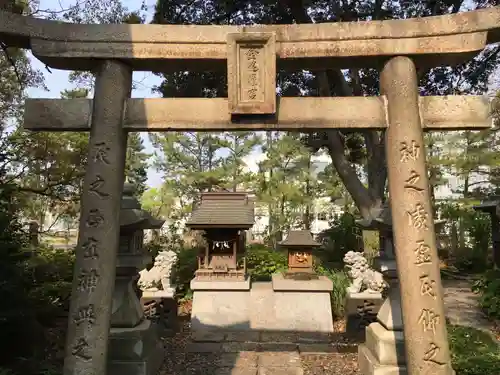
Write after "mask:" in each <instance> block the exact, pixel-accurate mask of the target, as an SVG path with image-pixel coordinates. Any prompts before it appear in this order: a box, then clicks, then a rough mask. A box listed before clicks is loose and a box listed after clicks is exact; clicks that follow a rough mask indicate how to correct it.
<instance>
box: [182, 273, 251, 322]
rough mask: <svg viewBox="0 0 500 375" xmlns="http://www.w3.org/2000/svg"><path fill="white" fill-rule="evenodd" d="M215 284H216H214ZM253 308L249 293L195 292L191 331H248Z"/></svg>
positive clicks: (243, 291)
mask: <svg viewBox="0 0 500 375" xmlns="http://www.w3.org/2000/svg"><path fill="white" fill-rule="evenodd" d="M214 283H216V282H212V284H214ZM236 283H237V282H233V283H231V284H236ZM225 284H230V283H225ZM251 308H252V306H251V301H250V292H249V291H245V290H242V291H237V290H235V291H222V290H212V291H210V290H195V291H194V294H193V307H192V311H191V329H192V330H193V331H206V330H219V329H225V330H236V331H244V330H248V329H249V328H250V309H251Z"/></svg>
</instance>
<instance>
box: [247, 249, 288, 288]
mask: <svg viewBox="0 0 500 375" xmlns="http://www.w3.org/2000/svg"><path fill="white" fill-rule="evenodd" d="M246 262H247V270H248V274H249V276H250V278H251V279H252V281H270V280H271V276H272V274H273V273H278V272H283V271H286V269H287V255H286V253H283V252H281V251H274V250H272V249H270V248H269V247H267V246H263V245H250V246H248V247H247V253H246Z"/></svg>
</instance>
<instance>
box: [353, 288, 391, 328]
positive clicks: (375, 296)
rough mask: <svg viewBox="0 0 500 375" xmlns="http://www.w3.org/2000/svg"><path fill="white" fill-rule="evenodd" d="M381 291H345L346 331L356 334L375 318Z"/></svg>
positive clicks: (380, 303)
mask: <svg viewBox="0 0 500 375" xmlns="http://www.w3.org/2000/svg"><path fill="white" fill-rule="evenodd" d="M382 302H383V299H382V294H381V293H369V292H361V293H349V292H348V293H347V297H346V305H345V315H346V333H347V334H348V335H352V336H358V335H359V334H360V333H363V332H364V330H365V328H366V326H368V325H369V324H370V323H373V322H375V321H376V320H377V314H378V312H379V310H380V307H381V306H382Z"/></svg>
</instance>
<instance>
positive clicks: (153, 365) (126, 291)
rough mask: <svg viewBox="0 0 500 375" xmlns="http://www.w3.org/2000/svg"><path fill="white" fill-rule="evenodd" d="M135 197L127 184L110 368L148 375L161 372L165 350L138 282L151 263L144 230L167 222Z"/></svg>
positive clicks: (124, 197)
mask: <svg viewBox="0 0 500 375" xmlns="http://www.w3.org/2000/svg"><path fill="white" fill-rule="evenodd" d="M133 194H134V188H133V185H131V184H128V183H126V184H125V186H124V189H123V198H122V203H121V210H120V246H119V249H118V256H117V264H116V280H115V288H114V293H113V307H112V312H111V330H110V340H109V353H108V366H109V372H110V374H122V373H134V374H144V375H146V374H153V373H155V372H156V371H157V370H158V368H159V366H160V365H161V363H162V361H163V347H162V345H161V342H160V341H159V338H158V330H157V327H156V326H155V325H154V324H152V322H151V321H150V320H148V319H145V318H144V311H143V308H142V304H141V302H140V299H139V298H140V295H139V293H138V288H137V285H136V283H137V278H138V272H139V270H141V269H143V268H144V267H145V266H146V265H147V264H148V263H149V262H150V261H151V257H150V256H149V255H147V254H146V253H145V252H144V249H143V244H144V230H145V229H159V228H161V227H162V225H163V223H164V221H163V220H157V219H154V218H153V217H152V216H151V215H150V214H149V213H148V212H146V211H144V210H142V208H141V205H140V203H139V201H138V200H137V199H136V198H135V197H134V195H133ZM130 368H134V371H131V370H130Z"/></svg>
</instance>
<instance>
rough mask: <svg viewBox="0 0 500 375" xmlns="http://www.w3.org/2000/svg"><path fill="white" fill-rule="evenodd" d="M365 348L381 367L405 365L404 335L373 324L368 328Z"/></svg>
mask: <svg viewBox="0 0 500 375" xmlns="http://www.w3.org/2000/svg"><path fill="white" fill-rule="evenodd" d="M365 346H366V347H367V348H368V349H369V350H370V351H371V353H372V354H373V356H374V357H375V359H376V360H377V361H378V363H379V364H381V365H394V366H397V365H398V364H399V365H400V364H403V363H405V348H404V334H403V332H402V331H391V330H388V329H386V328H385V327H384V326H382V325H381V324H380V323H372V324H370V325H369V326H368V327H367V328H366V341H365Z"/></svg>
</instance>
